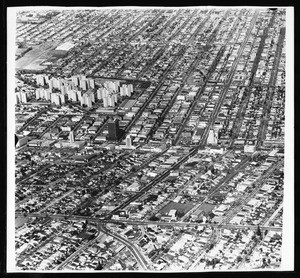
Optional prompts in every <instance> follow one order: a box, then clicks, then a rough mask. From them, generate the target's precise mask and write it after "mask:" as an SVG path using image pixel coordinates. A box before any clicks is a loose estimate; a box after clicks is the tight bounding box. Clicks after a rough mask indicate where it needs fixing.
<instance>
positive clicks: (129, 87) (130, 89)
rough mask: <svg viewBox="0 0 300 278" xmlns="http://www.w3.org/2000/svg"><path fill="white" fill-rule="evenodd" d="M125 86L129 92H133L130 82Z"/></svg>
mask: <svg viewBox="0 0 300 278" xmlns="http://www.w3.org/2000/svg"><path fill="white" fill-rule="evenodd" d="M127 87H128V89H129V92H130V93H133V85H132V84H128V85H127Z"/></svg>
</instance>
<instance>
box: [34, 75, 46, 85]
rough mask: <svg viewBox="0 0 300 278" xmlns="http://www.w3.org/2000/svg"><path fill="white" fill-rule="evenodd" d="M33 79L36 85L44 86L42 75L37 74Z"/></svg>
mask: <svg viewBox="0 0 300 278" xmlns="http://www.w3.org/2000/svg"><path fill="white" fill-rule="evenodd" d="M35 79H36V83H37V84H38V85H42V86H44V85H45V84H46V82H45V77H44V76H43V75H37V76H36V78H35Z"/></svg>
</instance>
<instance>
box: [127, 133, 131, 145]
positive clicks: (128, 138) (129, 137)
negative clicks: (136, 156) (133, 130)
mask: <svg viewBox="0 0 300 278" xmlns="http://www.w3.org/2000/svg"><path fill="white" fill-rule="evenodd" d="M126 147H127V148H131V147H132V144H131V136H130V134H128V135H127V136H126Z"/></svg>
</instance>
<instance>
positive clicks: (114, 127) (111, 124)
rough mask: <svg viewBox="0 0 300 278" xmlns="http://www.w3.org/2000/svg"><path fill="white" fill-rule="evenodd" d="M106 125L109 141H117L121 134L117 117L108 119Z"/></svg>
mask: <svg viewBox="0 0 300 278" xmlns="http://www.w3.org/2000/svg"><path fill="white" fill-rule="evenodd" d="M107 126H108V136H107V139H108V140H110V141H118V140H119V139H120V138H121V135H122V132H121V130H120V128H119V120H118V119H109V120H108V123H107Z"/></svg>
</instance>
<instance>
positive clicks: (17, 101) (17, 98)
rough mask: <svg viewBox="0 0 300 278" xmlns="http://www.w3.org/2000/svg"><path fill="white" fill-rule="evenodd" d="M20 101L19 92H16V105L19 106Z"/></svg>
mask: <svg viewBox="0 0 300 278" xmlns="http://www.w3.org/2000/svg"><path fill="white" fill-rule="evenodd" d="M20 101H21V93H20V92H17V93H16V104H19V103H20Z"/></svg>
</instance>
